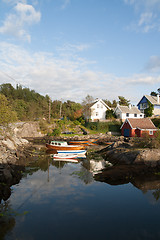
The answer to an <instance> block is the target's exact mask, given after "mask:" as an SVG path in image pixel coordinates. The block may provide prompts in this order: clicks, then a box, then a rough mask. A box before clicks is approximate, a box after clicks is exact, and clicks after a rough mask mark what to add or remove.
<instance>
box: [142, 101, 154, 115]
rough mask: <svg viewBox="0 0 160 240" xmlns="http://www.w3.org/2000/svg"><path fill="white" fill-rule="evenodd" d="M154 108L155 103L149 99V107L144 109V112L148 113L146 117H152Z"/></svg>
mask: <svg viewBox="0 0 160 240" xmlns="http://www.w3.org/2000/svg"><path fill="white" fill-rule="evenodd" d="M153 109H154V107H153V104H152V103H150V102H149V101H148V108H146V109H145V110H144V114H145V115H146V117H152V115H153Z"/></svg>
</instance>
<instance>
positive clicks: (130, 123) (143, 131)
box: [121, 118, 157, 137]
mask: <svg viewBox="0 0 160 240" xmlns="http://www.w3.org/2000/svg"><path fill="white" fill-rule="evenodd" d="M156 131H157V128H156V127H155V125H154V124H153V122H152V121H151V119H149V118H127V119H126V120H125V122H124V123H123V124H122V126H121V133H122V136H124V137H135V135H136V136H137V137H143V136H146V135H148V136H150V137H154V136H155V133H156Z"/></svg>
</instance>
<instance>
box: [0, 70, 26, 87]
mask: <svg viewBox="0 0 160 240" xmlns="http://www.w3.org/2000/svg"><path fill="white" fill-rule="evenodd" d="M0 72H1V73H3V74H4V75H5V76H7V77H8V78H10V79H12V80H13V81H15V83H16V84H18V85H21V86H22V87H24V88H27V87H26V86H24V85H22V84H21V83H19V82H17V80H16V79H15V78H13V77H11V76H10V75H8V74H7V73H5V72H3V71H1V70H0Z"/></svg>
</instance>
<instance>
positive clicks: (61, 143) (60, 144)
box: [50, 141, 68, 146]
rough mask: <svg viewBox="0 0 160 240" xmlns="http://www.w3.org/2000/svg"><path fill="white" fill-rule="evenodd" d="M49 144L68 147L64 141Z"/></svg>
mask: <svg viewBox="0 0 160 240" xmlns="http://www.w3.org/2000/svg"><path fill="white" fill-rule="evenodd" d="M50 144H51V145H54V146H68V143H67V142H64V141H51V143H50Z"/></svg>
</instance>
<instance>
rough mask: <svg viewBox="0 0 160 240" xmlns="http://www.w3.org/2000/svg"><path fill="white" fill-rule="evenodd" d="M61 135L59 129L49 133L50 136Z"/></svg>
mask: <svg viewBox="0 0 160 240" xmlns="http://www.w3.org/2000/svg"><path fill="white" fill-rule="evenodd" d="M60 134H61V130H60V128H55V129H53V132H52V133H51V136H55V137H56V136H59V135H60Z"/></svg>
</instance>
